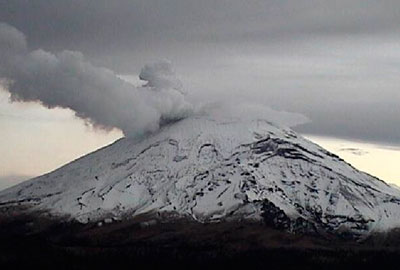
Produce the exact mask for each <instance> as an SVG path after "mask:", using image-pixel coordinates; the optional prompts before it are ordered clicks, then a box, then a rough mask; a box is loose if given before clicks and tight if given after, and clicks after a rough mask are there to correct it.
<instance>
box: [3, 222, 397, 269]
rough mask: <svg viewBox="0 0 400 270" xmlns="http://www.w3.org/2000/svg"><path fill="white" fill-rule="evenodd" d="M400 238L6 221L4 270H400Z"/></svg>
mask: <svg viewBox="0 0 400 270" xmlns="http://www.w3.org/2000/svg"><path fill="white" fill-rule="evenodd" d="M399 258H400V234H399V233H398V232H396V231H393V232H390V233H387V234H379V235H378V234H376V235H374V236H371V237H369V238H367V239H364V240H362V241H360V240H358V241H355V240H349V239H343V238H340V237H334V236H329V235H328V236H324V237H321V236H316V235H295V234H290V233H287V232H283V231H279V230H276V229H273V228H270V227H268V226H266V225H265V224H262V223H254V222H237V221H236V222H223V223H213V224H200V223H196V222H193V221H190V220H179V221H175V222H168V223H152V222H149V221H148V219H147V218H146V217H141V219H140V218H139V219H135V220H131V221H125V222H121V221H119V222H113V223H111V224H102V226H99V224H86V225H83V224H79V223H66V222H64V223H59V222H56V221H55V220H52V219H46V218H36V217H32V216H26V215H21V216H17V217H13V218H10V217H9V216H7V217H4V216H3V217H1V218H0V268H1V269H20V268H25V269H34V267H39V268H38V269H110V268H111V269H144V268H146V269H167V268H168V267H174V268H178V269H183V268H185V269H243V268H245V267H246V268H247V267H253V269H336V270H338V269H363V268H365V267H380V268H381V269H385V270H386V269H395V268H396V269H398V260H399Z"/></svg>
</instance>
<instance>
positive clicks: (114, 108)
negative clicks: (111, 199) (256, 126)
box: [0, 24, 192, 136]
mask: <svg viewBox="0 0 400 270" xmlns="http://www.w3.org/2000/svg"><path fill="white" fill-rule="evenodd" d="M0 77H1V78H6V80H7V82H6V87H5V88H6V89H7V90H8V91H9V92H10V93H11V100H12V101H34V102H40V103H41V104H42V105H44V106H46V107H48V108H54V107H62V108H69V109H71V110H73V111H74V112H75V114H76V116H78V117H80V118H82V119H85V120H86V121H88V122H90V123H91V124H93V125H94V126H98V127H101V128H114V127H116V128H119V129H121V130H122V131H123V132H124V134H125V135H127V136H141V135H143V134H145V133H147V132H152V131H155V130H157V129H158V128H159V125H160V123H161V122H162V121H173V120H177V119H181V118H183V117H186V116H187V115H188V114H189V113H190V112H191V109H192V107H191V105H190V104H189V103H188V102H186V101H185V100H184V96H183V95H182V92H181V91H180V89H181V85H180V84H179V81H178V80H177V79H176V78H175V74H174V72H173V70H172V68H171V64H170V63H169V62H166V61H163V62H161V63H156V64H154V65H148V66H146V67H145V68H144V69H143V70H142V73H141V78H142V79H143V80H146V81H147V85H146V86H145V87H135V86H134V85H132V84H131V83H128V82H126V81H124V80H122V79H120V78H119V77H118V76H117V75H116V74H115V73H114V72H113V71H111V70H109V69H106V68H100V67H96V66H94V65H92V64H91V63H89V62H88V61H86V60H85V59H84V57H83V55H82V54H81V53H80V52H74V51H62V52H60V53H56V54H52V53H50V52H47V51H44V50H41V49H38V50H34V51H29V50H28V49H27V46H26V42H25V37H24V35H23V34H22V33H21V32H19V31H18V30H17V29H15V28H14V27H12V26H9V25H7V24H0Z"/></svg>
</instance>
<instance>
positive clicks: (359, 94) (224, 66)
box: [0, 0, 400, 145]
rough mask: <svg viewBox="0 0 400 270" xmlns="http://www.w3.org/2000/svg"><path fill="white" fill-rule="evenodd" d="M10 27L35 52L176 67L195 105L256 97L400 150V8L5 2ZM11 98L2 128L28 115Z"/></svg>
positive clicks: (119, 64) (324, 126) (285, 1)
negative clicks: (161, 61) (168, 63)
mask: <svg viewBox="0 0 400 270" xmlns="http://www.w3.org/2000/svg"><path fill="white" fill-rule="evenodd" d="M0 21H2V22H5V23H7V24H9V25H12V26H14V27H16V28H17V29H18V30H19V31H21V32H22V33H24V34H25V36H26V39H27V42H28V46H29V50H35V49H43V50H46V51H49V52H54V53H55V52H59V51H62V50H65V49H68V50H74V51H80V52H82V53H83V55H84V56H85V57H86V59H88V60H89V61H90V62H91V63H93V64H94V65H97V66H102V67H105V68H108V69H110V70H113V71H115V72H116V73H118V74H124V75H133V76H135V75H138V74H139V72H140V69H141V68H142V67H143V65H144V64H146V63H148V62H152V61H154V60H157V59H164V58H166V59H169V60H171V62H172V63H173V64H174V66H175V70H176V71H177V73H178V74H179V76H180V78H181V80H182V81H183V85H184V86H185V88H186V89H187V90H188V92H189V96H188V99H189V100H191V101H193V102H195V103H196V102H210V101H214V100H221V99H224V100H226V98H227V97H229V99H238V100H245V101H250V102H251V101H257V102H258V103H262V104H266V105H268V106H271V107H273V108H276V109H281V110H286V111H293V112H298V113H302V114H304V115H305V116H307V117H308V118H309V119H310V120H311V122H310V123H309V124H306V125H304V126H301V127H297V128H296V129H297V130H298V131H300V132H303V133H307V134H312V135H324V136H329V137H338V138H348V139H353V140H361V141H368V142H374V143H382V144H392V145H400V91H399V90H400V76H399V75H400V27H399V25H400V1H398V0H381V1H376V0H318V1H317V0H315V1H313V0H259V1H258V0H257V1H256V0H247V1H242V0H220V1H211V0H201V1H199V0H141V1H137V0H114V1H108V0H90V1H89V0H52V1H48V0H46V1H45V0H35V1H29V0H13V1H9V0H0ZM4 99H5V98H4V94H3V99H2V101H1V100H0V101H1V102H3V103H2V105H1V106H2V108H1V109H2V111H1V112H2V114H0V125H3V127H4V126H5V123H8V125H10V124H9V123H10V122H12V121H13V120H12V119H13V117H14V118H15V116H16V115H17V116H18V115H19V114H20V112H21V110H18V111H17V109H16V107H15V106H11V107H6V106H8V105H4V104H5V102H6V101H4ZM31 115H32V116H31V117H33V118H35V114H31ZM56 118H57V117H56ZM41 119H42V118H41ZM57 119H58V118H57ZM32 121H34V119H32ZM74 121H75V120H74ZM76 121H79V120H76ZM7 127H9V126H7ZM114 135H115V134H114ZM118 135H120V134H118ZM118 135H115V136H114V137H112V138H116V137H117V136H118ZM108 136H110V135H108ZM109 139H110V137H107V138H103V139H102V140H104V141H106V140H109ZM102 142H103V141H102Z"/></svg>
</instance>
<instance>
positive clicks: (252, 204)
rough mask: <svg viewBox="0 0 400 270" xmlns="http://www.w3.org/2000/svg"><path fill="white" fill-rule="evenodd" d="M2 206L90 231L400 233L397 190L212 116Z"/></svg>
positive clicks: (303, 146) (98, 157)
mask: <svg viewBox="0 0 400 270" xmlns="http://www.w3.org/2000/svg"><path fill="white" fill-rule="evenodd" d="M0 205H1V208H3V209H12V208H13V207H19V208H21V207H23V208H24V209H25V210H24V211H27V212H29V211H32V212H33V211H34V212H41V213H46V214H47V215H51V216H52V217H55V218H57V219H62V220H76V221H79V222H81V223H85V224H86V223H94V222H95V223H98V224H101V223H102V222H103V223H104V221H106V223H107V222H113V221H121V220H129V219H131V218H134V217H137V216H140V215H146V216H148V217H149V220H150V221H151V222H158V221H163V220H174V219H182V218H185V219H190V220H193V221H196V222H200V223H215V222H223V221H243V220H245V221H255V222H265V223H267V224H270V225H272V226H274V227H276V228H279V229H283V230H286V231H289V232H295V233H297V232H315V233H319V234H325V233H333V234H344V233H345V234H352V235H355V236H363V235H368V234H370V233H372V232H381V231H386V230H390V229H393V228H396V227H398V226H399V225H400V191H399V190H398V189H397V188H395V187H392V186H390V185H388V184H386V183H385V182H383V181H381V180H379V179H377V178H375V177H373V176H370V175H368V174H366V173H363V172H360V171H358V170H357V169H355V168H354V167H352V166H351V165H350V164H348V163H346V162H345V161H343V160H342V159H341V158H339V157H338V156H336V155H334V154H332V153H330V152H328V151H326V150H324V149H323V148H321V147H319V146H318V145H316V144H314V143H312V142H310V141H308V140H306V139H305V138H303V137H302V136H300V135H298V134H296V133H295V132H294V131H293V130H292V129H290V128H287V127H282V126H280V125H277V124H275V123H273V122H270V121H268V120H265V119H250V120H249V119H246V120H244V119H239V118H235V117H210V116H209V115H207V114H204V115H194V116H192V117H189V118H186V119H183V120H181V121H178V122H175V123H169V124H167V125H164V126H163V127H162V128H161V130H159V131H158V132H156V133H153V134H149V135H148V136H146V137H145V138H144V137H143V138H141V139H137V138H136V139H129V138H123V139H120V140H118V141H116V142H114V143H113V144H111V145H109V146H107V147H104V148H102V149H100V150H97V151H95V152H93V153H91V154H88V155H86V156H84V157H82V158H79V159H77V160H75V161H73V162H71V163H69V164H67V165H65V166H63V167H61V168H59V169H57V170H55V171H53V172H51V173H48V174H45V175H43V176H40V177H37V178H34V179H31V180H29V181H26V182H24V183H22V184H19V185H17V186H14V187H11V188H9V189H6V190H4V191H2V192H1V193H0ZM99 222H100V223H99ZM151 222H148V223H149V224H151Z"/></svg>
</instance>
